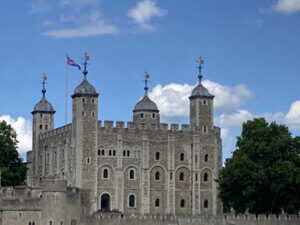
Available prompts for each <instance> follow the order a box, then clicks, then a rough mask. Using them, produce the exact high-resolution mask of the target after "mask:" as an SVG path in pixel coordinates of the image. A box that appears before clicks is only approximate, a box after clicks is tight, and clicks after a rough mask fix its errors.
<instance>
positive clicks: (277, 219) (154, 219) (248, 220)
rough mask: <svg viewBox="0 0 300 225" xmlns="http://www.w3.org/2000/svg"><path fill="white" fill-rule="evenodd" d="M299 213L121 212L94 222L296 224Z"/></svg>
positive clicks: (98, 214) (100, 215)
mask: <svg viewBox="0 0 300 225" xmlns="http://www.w3.org/2000/svg"><path fill="white" fill-rule="evenodd" d="M299 221H300V219H299V216H298V215H278V216H276V215H258V216H256V215H252V214H251V215H247V214H242V215H224V216H175V215H135V214H129V215H124V214H122V213H119V212H111V213H101V212H96V213H95V214H94V223H93V224H100V223H101V224H102V223H103V224H108V225H114V224H124V225H127V224H128V225H129V224H136V225H137V224H147V225H158V224H172V225H206V224H211V225H296V224H298V223H299Z"/></svg>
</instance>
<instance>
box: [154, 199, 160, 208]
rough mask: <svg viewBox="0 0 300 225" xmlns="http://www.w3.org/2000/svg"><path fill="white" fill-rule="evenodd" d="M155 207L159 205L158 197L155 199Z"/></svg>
mask: <svg viewBox="0 0 300 225" xmlns="http://www.w3.org/2000/svg"><path fill="white" fill-rule="evenodd" d="M155 207H159V199H158V198H157V199H156V200H155Z"/></svg>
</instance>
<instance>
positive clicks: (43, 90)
mask: <svg viewBox="0 0 300 225" xmlns="http://www.w3.org/2000/svg"><path fill="white" fill-rule="evenodd" d="M42 79H43V82H42V84H43V89H42V93H43V98H45V93H46V88H45V84H46V80H47V76H46V74H45V73H43V77H42Z"/></svg>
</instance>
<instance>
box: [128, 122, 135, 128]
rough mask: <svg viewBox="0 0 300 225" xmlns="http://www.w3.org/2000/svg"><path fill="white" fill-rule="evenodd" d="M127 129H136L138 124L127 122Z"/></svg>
mask: <svg viewBox="0 0 300 225" xmlns="http://www.w3.org/2000/svg"><path fill="white" fill-rule="evenodd" d="M127 129H136V124H135V123H134V122H127Z"/></svg>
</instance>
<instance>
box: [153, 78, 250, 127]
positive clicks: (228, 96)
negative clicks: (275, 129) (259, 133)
mask: <svg viewBox="0 0 300 225" xmlns="http://www.w3.org/2000/svg"><path fill="white" fill-rule="evenodd" d="M203 86H205V87H206V88H207V89H208V91H209V92H210V93H211V94H213V95H215V99H214V108H215V110H217V111H228V112H230V111H234V110H235V109H236V108H237V107H239V106H241V105H243V104H244V103H245V102H246V101H247V100H248V99H250V98H251V97H252V93H251V91H250V90H249V88H248V87H247V86H245V85H237V86H234V87H227V86H223V85H221V84H218V83H216V82H213V81H209V80H204V81H203ZM194 87H195V86H194V85H189V84H176V83H171V84H167V85H165V86H162V85H160V84H158V85H156V86H155V87H154V88H153V89H152V91H151V92H150V93H149V96H150V98H151V99H152V100H153V101H154V102H155V103H156V104H157V106H158V108H159V110H160V114H161V117H162V119H163V120H165V122H169V121H173V122H180V121H181V120H182V119H183V117H186V116H188V115H189V98H188V97H189V96H190V95H191V92H192V90H193V88H194Z"/></svg>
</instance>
